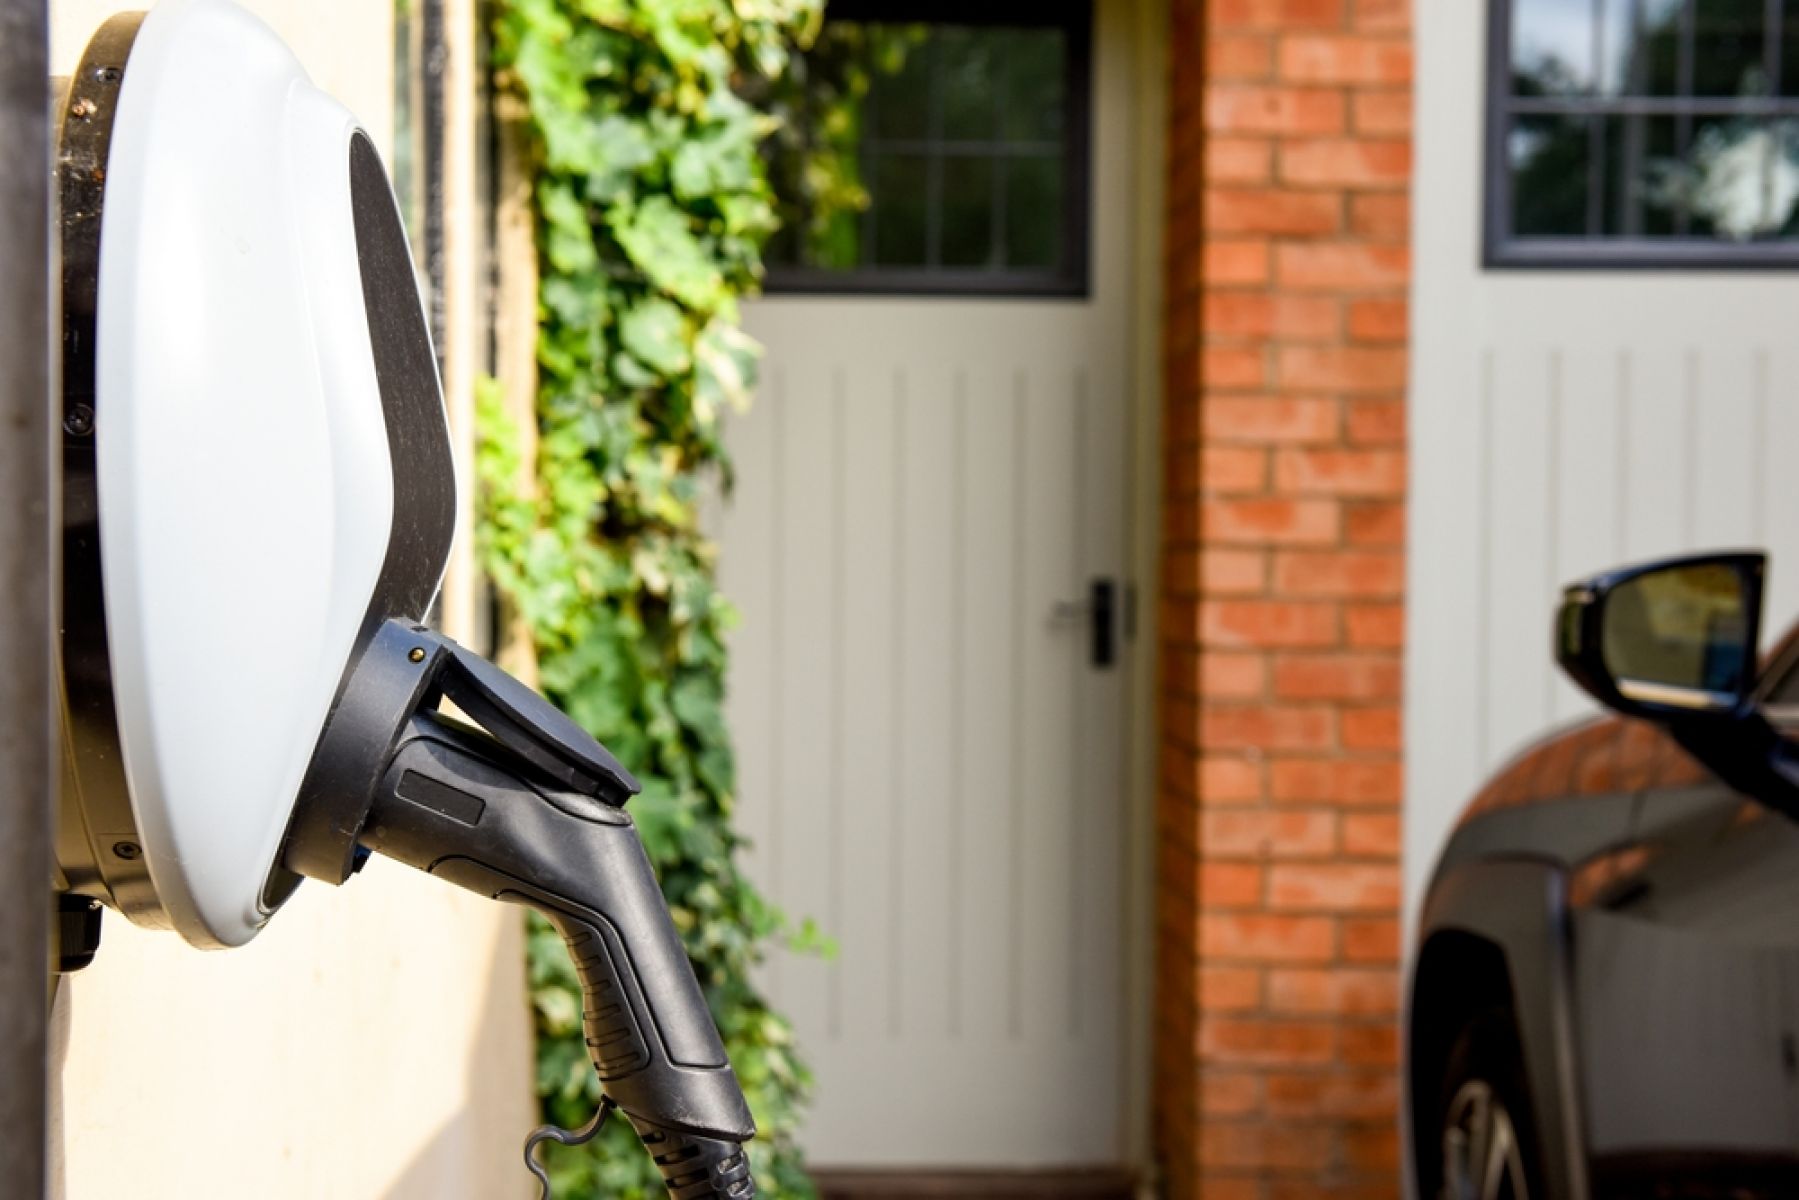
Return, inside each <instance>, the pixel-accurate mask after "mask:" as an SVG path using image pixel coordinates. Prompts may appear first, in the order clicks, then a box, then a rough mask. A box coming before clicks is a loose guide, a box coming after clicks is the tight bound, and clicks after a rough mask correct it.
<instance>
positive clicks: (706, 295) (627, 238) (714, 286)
mask: <svg viewBox="0 0 1799 1200" xmlns="http://www.w3.org/2000/svg"><path fill="white" fill-rule="evenodd" d="M606 221H607V224H608V225H609V226H610V227H611V229H612V235H613V236H614V237H615V238H617V239H618V244H619V246H620V247H622V248H623V249H624V251H625V253H626V254H628V255H630V257H631V261H632V262H634V263H636V264H637V266H638V267H639V268H640V269H641V270H642V271H643V273H644V274H645V275H646V276H648V277H649V279H650V281H651V282H652V283H654V284H655V285H656V286H657V287H659V288H661V289H662V290H663V291H665V292H667V293H668V294H669V295H671V296H673V297H674V298H675V299H677V300H679V301H681V303H683V304H685V305H687V306H688V307H689V308H693V309H697V310H699V311H701V312H705V313H713V312H721V311H730V312H732V313H733V314H734V312H735V306H733V305H731V304H730V298H729V295H728V294H727V292H726V291H725V282H724V276H723V275H722V274H721V273H720V272H719V269H718V266H717V265H716V264H715V263H714V262H713V261H712V257H711V255H709V254H708V253H707V252H706V248H705V247H704V246H703V245H701V243H700V240H699V238H698V237H696V236H695V235H694V232H693V226H692V221H691V219H690V218H689V217H688V215H687V214H686V213H685V212H683V211H682V210H681V209H680V208H678V207H677V206H676V205H675V202H674V201H673V200H672V199H670V198H669V197H667V196H651V197H650V198H649V199H648V200H646V201H644V202H643V203H642V204H630V203H624V204H618V205H614V206H613V207H612V208H611V209H609V210H608V212H607V216H606Z"/></svg>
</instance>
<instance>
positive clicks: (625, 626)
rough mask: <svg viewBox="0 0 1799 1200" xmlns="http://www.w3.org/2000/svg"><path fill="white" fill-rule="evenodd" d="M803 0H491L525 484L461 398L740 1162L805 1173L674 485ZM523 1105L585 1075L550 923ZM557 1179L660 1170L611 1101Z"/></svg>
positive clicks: (746, 260) (818, 1)
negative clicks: (726, 1089)
mask: <svg viewBox="0 0 1799 1200" xmlns="http://www.w3.org/2000/svg"><path fill="white" fill-rule="evenodd" d="M821 9H822V0H499V2H498V6H497V13H496V27H495V37H494V59H495V66H496V69H497V71H498V73H499V76H498V77H499V80H500V82H501V84H502V86H504V87H506V88H508V89H510V90H511V91H513V92H514V93H515V94H516V95H517V96H519V97H520V98H521V99H522V100H523V101H524V105H525V108H526V110H527V112H528V125H529V131H530V133H531V135H532V141H533V143H534V145H533V158H532V168H531V169H532V171H533V174H534V183H535V192H534V194H535V200H536V209H537V212H536V217H537V221H536V228H537V243H538V256H539V269H540V292H539V321H540V331H539V337H538V346H537V359H538V367H539V379H540V385H539V392H538V395H537V398H536V418H537V424H538V444H537V455H536V462H535V473H534V482H535V486H534V487H523V488H521V487H520V486H519V484H518V480H519V474H520V471H521V469H522V465H523V464H522V460H521V454H520V449H519V446H520V443H519V439H518V430H516V429H515V428H512V427H510V426H509V425H508V423H507V420H506V418H505V416H504V413H503V408H502V405H501V402H500V397H499V395H498V394H497V384H494V383H492V382H491V381H489V382H488V383H487V384H486V385H485V386H484V388H483V389H482V392H481V394H480V396H479V397H478V410H479V422H480V434H481V438H480V449H479V452H478V460H477V469H478V474H479V479H480V483H481V494H482V502H481V511H480V517H479V534H480V547H481V557H482V561H483V564H484V566H485V567H486V569H487V571H488V572H489V574H490V575H491V576H492V578H493V579H494V581H495V583H496V585H497V587H498V588H499V589H500V591H501V593H502V594H503V595H504V596H505V597H506V598H507V599H508V600H509V602H510V604H511V605H512V606H513V607H514V609H515V611H516V612H517V614H518V615H519V617H520V618H521V619H522V620H523V621H524V622H525V623H526V624H527V625H528V627H529V629H530V631H531V634H532V638H533V641H534V643H535V647H536V650H537V654H538V661H539V665H540V672H541V683H542V686H543V688H544V690H545V692H546V693H547V694H548V695H549V696H550V697H551V698H552V699H554V700H555V701H556V702H557V703H558V704H559V705H561V706H562V707H563V708H564V709H565V710H566V711H567V712H568V713H569V714H570V715H571V716H572V717H574V719H575V720H576V721H578V722H579V723H580V724H581V725H583V726H584V727H586V728H587V729H588V730H590V731H591V732H593V733H594V734H595V735H596V736H598V737H599V738H600V739H601V740H603V741H604V742H605V743H606V744H607V745H608V746H609V747H610V748H611V749H612V751H613V752H614V753H615V754H617V756H618V757H619V759H620V760H621V761H623V762H624V763H625V764H626V765H627V766H628V767H630V768H631V769H632V771H634V772H635V773H636V774H637V777H638V778H639V779H640V780H642V782H643V785H644V790H643V794H642V795H641V796H639V797H638V798H637V799H636V800H634V801H633V802H632V804H631V812H632V813H633V814H634V816H635V817H636V820H637V824H638V828H639V830H640V831H641V832H642V835H643V840H644V843H645V845H646V846H647V847H648V849H649V853H650V857H651V859H652V861H653V862H654V863H655V865H656V869H657V873H658V875H659V877H660V879H661V881H662V888H663V891H664V893H665V894H666V896H667V898H668V902H669V906H670V908H671V910H672V911H673V913H674V916H675V922H676V924H677V926H678V927H679V928H680V930H681V933H682V935H683V936H684V938H685V939H686V942H687V949H688V952H689V954H690V955H691V956H692V958H693V961H694V965H695V967H696V969H697V970H698V972H699V975H700V982H701V984H702V986H703V987H704V989H705V992H706V997H707V1000H708V1001H709V1002H710V1004H711V1006H712V1011H713V1014H714V1016H715V1017H716V1018H717V1019H718V1022H719V1026H720V1029H721V1031H722V1032H723V1034H724V1039H725V1043H726V1046H727V1048H728V1049H729V1051H730V1055H731V1060H732V1063H733V1064H734V1066H735V1067H736V1070H737V1074H738V1078H739V1079H740V1080H741V1082H742V1084H743V1088H744V1092H745V1093H746V1095H747V1096H748V1098H749V1102H750V1108H751V1109H752V1111H753V1112H754V1114H755V1118H756V1123H757V1126H758V1128H759V1130H760V1133H759V1135H758V1138H757V1140H756V1141H755V1142H754V1143H752V1144H751V1147H750V1153H751V1157H752V1159H753V1160H754V1163H755V1167H756V1172H757V1177H758V1183H759V1185H760V1187H761V1189H762V1192H763V1194H765V1195H768V1196H773V1197H806V1196H811V1195H812V1194H813V1189H812V1186H811V1184H810V1183H809V1181H808V1180H807V1178H806V1175H805V1171H804V1168H803V1164H802V1162H801V1158H800V1154H799V1151H798V1148H797V1145H796V1142H795V1131H796V1129H797V1127H798V1124H799V1120H800V1114H801V1109H802V1106H803V1104H804V1103H805V1101H806V1098H807V1093H808V1090H809V1088H810V1084H811V1079H810V1076H809V1075H808V1073H807V1070H806V1067H805V1065H804V1063H803V1062H802V1060H801V1058H800V1056H799V1054H798V1053H797V1051H796V1049H795V1047H794V1042H793V1035H792V1030H791V1028H790V1027H789V1025H788V1023H787V1021H786V1020H785V1019H784V1018H783V1017H782V1016H780V1015H779V1014H778V1013H776V1012H774V1011H773V1010H772V1009H771V1008H770V1007H769V1005H768V1003H767V1001H766V1000H765V999H764V998H763V996H762V995H761V994H760V993H759V992H758V991H757V990H756V988H755V987H754V986H753V985H752V982H751V972H752V968H753V967H754V966H755V964H756V963H758V962H759V961H760V960H761V959H762V957H763V954H764V952H765V950H766V948H767V947H768V946H769V945H771V944H772V943H775V942H779V941H788V942H795V943H798V944H800V945H801V946H802V947H806V946H812V947H817V946H818V945H819V943H820V939H818V938H817V937H816V935H815V931H813V930H811V929H810V927H802V928H801V929H799V930H797V931H795V930H793V929H791V928H790V927H789V926H788V924H787V922H786V920H785V919H784V918H783V917H782V915H781V914H780V913H778V912H777V911H776V910H775V909H773V908H772V907H771V906H770V905H769V904H768V903H767V901H765V900H764V899H763V897H762V896H761V895H760V894H759V893H758V892H757V891H756V889H755V888H754V887H753V886H751V885H750V883H749V882H748V881H747V880H746V879H745V878H744V877H743V875H742V874H741V872H740V870H739V867H738V865H737V862H736V851H737V850H738V847H739V842H738V839H737V837H736V835H735V834H734V833H733V831H732V805H733V796H734V787H735V781H734V767H733V761H732V754H731V743H730V739H729V737H728V734H727V731H726V728H725V722H724V717H723V700H724V696H723V679H724V674H725V642H724V634H725V631H726V629H727V628H728V626H729V625H730V623H731V621H732V610H731V608H730V606H729V605H728V604H727V603H726V601H725V599H724V597H723V596H721V595H720V594H719V591H718V588H717V586H716V583H715V577H714V554H713V549H712V547H711V546H710V545H709V544H708V543H707V541H706V540H705V538H704V537H703V536H702V534H701V532H700V529H699V523H698V515H697V501H698V500H699V498H700V496H701V493H702V489H703V488H704V487H706V486H708V485H709V483H710V482H711V480H712V479H714V478H718V479H720V480H721V481H722V483H724V484H726V485H728V476H729V464H728V461H727V459H726V456H725V451H724V446H723V444H722V433H721V428H720V419H721V416H722V415H723V414H725V413H726V412H727V411H729V410H732V409H740V408H742V407H744V406H745V405H746V404H747V403H748V401H749V399H750V394H751V391H752V389H753V388H754V385H755V380H756V362H757V355H758V348H757V347H756V345H755V344H754V343H753V342H752V341H751V340H750V339H749V338H748V337H747V336H746V335H745V334H744V333H743V332H742V331H741V329H740V328H739V326H738V299H739V297H740V296H742V295H744V294H746V293H748V292H751V291H753V290H754V289H755V287H756V285H757V281H758V279H759V277H760V274H761V253H762V247H763V243H764V242H765V240H766V239H767V238H768V237H769V235H770V234H771V233H772V232H773V231H774V229H775V227H776V224H777V221H776V213H775V206H774V199H773V196H772V193H771V190H770V187H769V184H768V180H767V176H766V171H765V168H764V165H763V159H762V156H761V146H762V144H763V142H764V140H765V139H766V138H768V137H769V135H770V134H771V133H772V132H773V131H774V129H775V126H776V124H777V121H776V119H775V118H774V117H772V116H771V115H770V114H769V111H768V106H767V105H764V104H759V103H752V102H751V101H749V100H746V99H745V98H744V97H745V96H754V95H757V94H759V92H758V88H759V87H760V88H763V89H766V87H767V86H768V85H769V84H770V83H771V82H778V81H779V80H781V79H782V78H783V77H784V76H785V75H786V73H787V71H788V69H789V66H790V64H791V62H792V61H793V60H792V55H793V54H794V52H795V50H796V48H798V47H801V46H804V45H805V44H807V43H809V42H810V40H811V39H812V38H813V37H814V36H815V34H816V32H817V29H818V25H819V21H820V17H821ZM529 953H530V984H531V994H532V1000H533V1004H534V1006H535V1011H536V1021H537V1037H538V1064H537V1091H538V1095H539V1097H540V1098H541V1101H542V1106H543V1114H544V1117H545V1119H546V1120H548V1121H552V1122H555V1123H557V1124H559V1125H562V1126H565V1127H575V1126H578V1125H580V1124H582V1123H584V1122H585V1121H586V1119H587V1117H588V1115H589V1114H590V1113H591V1111H592V1109H593V1106H594V1104H595V1103H596V1102H597V1101H598V1098H599V1085H598V1082H597V1081H596V1079H595V1078H594V1074H593V1070H592V1067H591V1066H590V1065H589V1063H588V1059H587V1051H586V1047H585V1045H584V1044H583V1041H582V1031H581V993H580V988H579V985H578V982H577V980H576V978H575V976H574V973H573V970H572V968H571V966H570V964H569V960H568V956H567V953H566V952H565V950H564V949H563V946H562V944H561V940H560V938H559V937H558V936H557V935H556V934H555V932H554V931H552V930H551V929H550V928H549V927H548V926H547V925H545V924H542V923H541V922H540V923H537V924H534V925H533V927H532V931H531V934H530V951H529ZM549 1165H550V1171H551V1176H552V1180H553V1182H554V1184H555V1188H556V1194H557V1195H558V1196H559V1197H606V1198H607V1200H611V1198H614V1197H616V1198H619V1200H632V1198H637V1197H643V1198H646V1200H647V1198H649V1197H653V1196H656V1195H658V1194H660V1190H661V1186H662V1185H661V1183H660V1181H659V1180H658V1179H657V1177H656V1175H655V1173H654V1170H653V1167H652V1165H651V1163H650V1161H649V1157H648V1156H647V1155H646V1154H645V1153H644V1152H643V1150H642V1149H641V1147H639V1146H638V1145H637V1143H636V1141H635V1139H634V1138H633V1137H632V1136H631V1134H630V1131H629V1129H628V1127H627V1126H626V1124H625V1123H624V1122H623V1121H616V1122H612V1123H610V1125H609V1127H608V1129H607V1130H606V1131H605V1134H604V1135H603V1136H602V1137H601V1138H599V1139H598V1140H596V1142H595V1143H593V1144H591V1145H590V1146H588V1147H585V1148H580V1149H569V1148H565V1147H551V1148H550V1154H549Z"/></svg>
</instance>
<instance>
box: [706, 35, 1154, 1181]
mask: <svg viewBox="0 0 1799 1200" xmlns="http://www.w3.org/2000/svg"><path fill="white" fill-rule="evenodd" d="M1098 9H1099V12H1098V14H1097V26H1096V33H1095V43H1094V57H1093V63H1094V79H1093V87H1094V88H1095V93H1094V122H1093V128H1094V133H1095V136H1094V142H1093V161H1092V186H1093V196H1094V206H1093V217H1094V220H1093V232H1092V243H1091V254H1092V264H1091V266H1092V269H1091V282H1092V285H1091V290H1090V295H1089V296H1088V297H1087V298H1085V299H1080V300H1025V299H1017V298H1011V299H985V300H981V299H948V298H871V297H857V298H844V297H813V296H805V297H801V296H781V297H771V298H767V299H763V300H760V301H757V302H756V303H755V304H754V305H753V306H752V307H751V308H750V311H749V313H748V321H747V324H748V327H749V329H750V332H751V333H753V334H754V335H755V336H756V337H757V338H758V339H760V340H761V341H762V342H763V343H764V344H765V346H766V347H767V359H766V362H765V365H764V373H763V386H762V388H761V391H760V395H759V396H758V399H757V403H756V407H755V410H754V411H753V412H752V413H751V414H750V415H749V416H747V417H745V418H743V419H741V420H740V421H739V422H737V424H736V425H735V426H734V427H733V429H732V431H731V446H732V451H733V453H734V455H735V458H736V462H737V466H738V483H737V489H736V493H735V496H734V499H733V501H732V502H731V504H730V505H729V506H728V508H727V510H726V512H725V513H724V515H723V517H722V519H721V523H720V534H721V538H720V540H721V545H722V555H723V557H722V569H721V574H722V576H723V583H724V587H725V589H726V591H727V593H728V594H729V595H730V596H731V598H732V599H733V600H734V601H735V602H736V603H737V605H738V606H739V608H740V609H741V610H742V613H743V623H742V626H741V628H740V629H739V630H738V632H737V634H736V636H735V639H734V642H733V647H734V648H733V663H732V675H731V680H730V717H731V720H732V723H733V731H734V735H735V739H736V744H737V748H738V756H739V778H740V790H741V807H740V823H741V826H742V828H743V829H744V831H745V832H746V833H747V835H748V836H749V837H750V838H751V839H752V840H753V842H754V849H753V851H752V854H751V859H750V862H751V870H752V873H753V875H754V877H755V878H756V879H757V880H758V881H759V882H760V883H761V884H762V885H763V886H764V887H765V888H766V889H767V891H768V892H769V893H770V894H771V896H772V897H773V898H774V899H775V900H776V901H777V902H778V903H779V904H780V905H781V906H782V907H783V908H785V909H786V910H787V912H788V913H790V914H792V915H795V916H800V917H804V916H810V917H813V918H816V919H817V921H818V922H819V924H820V926H821V927H822V928H823V929H824V931H825V932H826V933H828V934H829V935H831V936H832V937H835V938H836V939H838V941H839V943H840V951H839V953H838V955H837V957H836V958H835V959H834V960H832V961H820V960H818V959H812V958H804V957H795V956H790V955H782V956H780V957H779V958H778V960H777V961H775V962H774V963H773V964H772V965H771V966H770V968H769V971H768V979H767V982H768V985H769V986H770V988H771V989H772V991H773V993H774V996H775V998H776V999H777V1000H778V1002H779V1004H780V1005H781V1007H782V1008H783V1009H785V1011H787V1012H788V1013H789V1014H790V1015H791V1016H792V1017H793V1018H794V1020H795V1022H796V1023H797V1026H798V1030H799V1036H800V1039H801V1044H802V1046H803V1048H804V1050H805V1053H806V1056H807V1058H808V1059H809V1060H810V1062H811V1063H812V1065H813V1066H814V1068H815V1069H816V1071H817V1076H818V1096H817V1103H816V1105H815V1107H814V1110H813V1113H812V1116H811V1118H810V1121H809V1125H808V1129H807V1133H806V1142H807V1145H808V1149H809V1151H810V1152H811V1155H812V1158H813V1161H814V1162H815V1163H818V1164H822V1165H834V1166H858V1167H871V1166H933V1167H958V1166H959V1167H970V1166H979V1167H1015V1166H1038V1167H1043V1166H1058V1165H1075V1164H1107V1163H1118V1162H1122V1161H1124V1160H1125V1158H1126V1155H1127V1148H1126V1144H1125V1139H1126V1136H1127V1134H1126V1131H1125V1130H1124V1128H1123V1127H1122V1126H1123V1122H1124V1113H1125V1112H1126V1109H1127V1105H1126V1103H1125V1096H1124V1087H1125V1083H1124V1081H1125V1078H1126V1075H1127V1063H1126V1061H1125V1060H1126V998H1125V995H1124V992H1125V982H1126V980H1125V975H1126V971H1125V947H1126V937H1125V930H1124V927H1123V922H1124V915H1125V911H1126V904H1125V891H1124V889H1125V884H1124V879H1123V862H1124V854H1125V848H1126V841H1127V834H1128V830H1127V829H1126V824H1127V819H1128V813H1129V805H1128V804H1127V798H1126V796H1125V785H1124V781H1125V774H1124V734H1125V730H1124V698H1125V694H1126V690H1125V689H1126V680H1127V677H1128V673H1129V670H1130V665H1131V664H1130V656H1131V654H1132V651H1133V646H1132V643H1131V642H1130V641H1129V640H1128V639H1127V638H1126V637H1124V636H1123V634H1124V631H1123V629H1122V628H1121V629H1120V639H1119V643H1118V645H1119V654H1120V657H1119V662H1118V664H1117V665H1116V666H1114V667H1112V668H1111V669H1101V668H1096V667H1095V666H1094V665H1092V663H1091V662H1090V660H1089V627H1088V623H1087V622H1086V620H1085V619H1084V618H1082V617H1081V616H1078V615H1077V616H1073V617H1072V618H1071V617H1070V616H1069V615H1068V614H1067V613H1064V614H1063V615H1061V616H1060V617H1058V615H1057V613H1058V606H1059V605H1062V604H1064V603H1065V602H1069V601H1075V602H1079V601H1082V600H1084V599H1085V597H1086V596H1087V594H1088V590H1089V587H1090V584H1091V582H1092V581H1094V580H1096V579H1110V580H1113V581H1116V583H1117V585H1118V588H1119V595H1120V608H1121V609H1123V607H1124V596H1125V590H1124V589H1125V587H1126V585H1127V583H1128V581H1127V580H1126V578H1125V566H1126V562H1125V558H1126V541H1125V534H1126V529H1125V522H1126V509H1127V503H1126V499H1127V494H1126V485H1127V480H1126V475H1125V471H1126V459H1127V450H1128V445H1129V439H1128V434H1129V427H1128V421H1129V418H1130V414H1131V412H1132V408H1133V392H1132V387H1133V380H1132V363H1133V358H1132V345H1131V342H1130V322H1129V317H1130V308H1131V304H1132V301H1133V297H1134V292H1133V283H1132V263H1131V253H1132V244H1133V239H1132V233H1131V228H1130V226H1131V220H1130V213H1131V203H1132V199H1131V196H1130V194H1129V192H1130V181H1131V178H1132V141H1133V139H1132V137H1131V136H1130V134H1131V130H1130V125H1129V121H1130V116H1129V113H1130V108H1131V104H1132V97H1133V96H1134V94H1135V85H1134V83H1133V80H1132V76H1131V63H1130V61H1129V57H1130V53H1131V45H1132V34H1133V28H1132V22H1131V12H1130V9H1129V7H1128V6H1127V5H1124V4H1117V3H1102V4H1100V5H1099V6H1098ZM1121 616H1122V613H1121Z"/></svg>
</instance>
